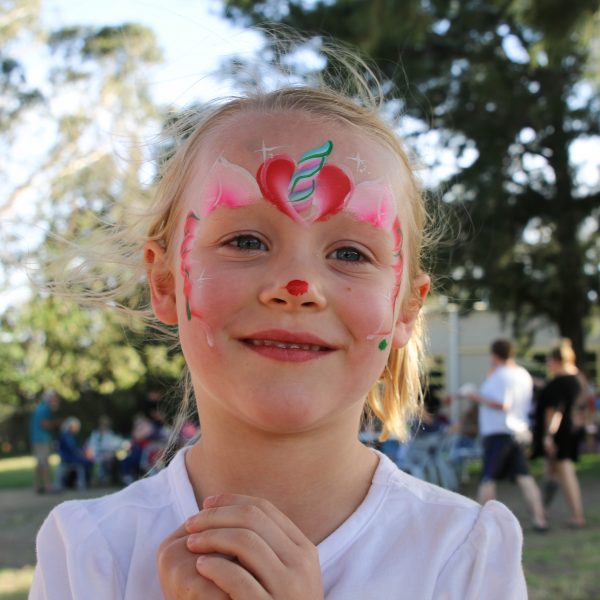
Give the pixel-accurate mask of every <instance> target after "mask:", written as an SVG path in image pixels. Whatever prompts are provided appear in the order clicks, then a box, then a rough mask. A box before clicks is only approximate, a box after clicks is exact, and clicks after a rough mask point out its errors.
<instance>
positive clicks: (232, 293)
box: [153, 112, 410, 433]
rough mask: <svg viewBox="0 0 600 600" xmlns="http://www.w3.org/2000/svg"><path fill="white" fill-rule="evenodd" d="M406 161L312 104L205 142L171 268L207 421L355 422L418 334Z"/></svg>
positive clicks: (263, 426) (265, 425) (250, 121)
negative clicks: (408, 303) (406, 241)
mask: <svg viewBox="0 0 600 600" xmlns="http://www.w3.org/2000/svg"><path fill="white" fill-rule="evenodd" d="M400 170H401V169H400V167H399V163H398V162H397V161H395V160H394V158H393V157H392V156H391V153H390V152H389V151H387V150H385V149H384V148H383V147H380V146H379V145H378V144H376V143H374V142H373V141H371V140H370V139H369V138H367V137H366V136H364V135H362V134H360V133H357V132H356V131H355V130H354V129H353V128H351V127H349V126H346V127H341V126H339V125H336V124H332V123H331V122H327V121H323V120H316V119H315V118H314V117H310V116H308V115H306V114H305V113H301V112H298V113H287V114H278V115H273V114H271V115H265V114H261V113H256V114H254V113H253V114H250V115H249V114H245V115H238V116H236V117H234V118H232V119H230V120H228V121H227V122H226V123H225V124H223V125H221V126H220V128H219V130H218V132H216V133H214V134H212V135H211V136H209V138H208V139H206V140H205V141H204V142H203V143H202V145H201V148H200V150H199V152H198V155H197V156H196V158H195V160H194V163H193V166H192V172H191V176H190V178H189V180H188V182H187V185H186V188H185V192H184V197H183V200H182V201H183V202H184V210H183V211H182V213H181V214H182V220H181V223H180V226H179V237H178V239H177V240H176V241H175V243H176V244H177V246H176V247H177V250H178V252H176V253H174V255H175V260H176V262H177V264H176V265H172V268H171V271H172V273H173V274H174V275H175V277H174V281H175V289H174V296H173V297H174V307H173V310H174V311H176V320H177V323H178V325H179V332H180V339H181V344H182V348H183V352H184V354H185V357H186V360H187V363H188V365H189V368H190V371H191V373H192V378H193V381H194V388H195V392H196V398H197V401H198V405H199V410H200V413H201V418H202V420H203V424H204V426H205V427H206V425H207V422H210V420H211V418H212V416H215V417H218V419H219V421H220V422H229V424H230V425H233V424H234V423H237V424H242V423H243V424H244V425H245V426H251V427H253V428H258V429H260V430H262V431H265V432H272V433H275V432H277V433H294V432H299V431H308V430H312V429H314V428H318V427H322V426H325V425H327V424H331V423H335V422H336V420H337V419H340V418H342V416H344V415H345V417H346V419H347V420H348V422H352V423H353V424H354V425H356V423H357V419H358V416H359V414H360V411H361V410H362V404H363V401H364V398H365V396H366V394H367V392H368V391H369V389H370V388H371V387H372V385H373V383H374V382H375V381H376V379H377V378H378V376H379V375H380V373H381V372H382V370H383V369H384V367H385V364H386V361H387V358H388V354H389V351H390V349H391V347H392V345H397V346H399V345H402V344H403V343H406V341H407V337H408V335H409V332H410V322H409V321H410V320H409V319H406V318H403V315H400V319H398V317H399V312H400V305H401V302H400V298H399V293H398V290H399V288H400V283H401V279H402V267H403V255H402V247H401V242H402V214H398V210H397V202H396V200H395V199H394V196H393V194H392V190H393V189H394V190H398V189H402V177H403V173H402V172H400ZM153 292H154V293H156V292H155V291H154V290H153ZM153 301H154V298H153ZM397 323H398V324H397ZM396 325H397V326H396Z"/></svg>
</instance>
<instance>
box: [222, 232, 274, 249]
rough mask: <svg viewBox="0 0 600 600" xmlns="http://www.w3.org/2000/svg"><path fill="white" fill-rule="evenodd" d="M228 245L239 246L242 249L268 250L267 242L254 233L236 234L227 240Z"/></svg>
mask: <svg viewBox="0 0 600 600" xmlns="http://www.w3.org/2000/svg"><path fill="white" fill-rule="evenodd" d="M227 245H228V246H233V247H234V248H239V249H240V250H266V249H267V247H266V246H265V244H264V243H263V242H262V241H261V240H259V239H258V238H257V237H256V236H254V235H249V234H246V235H236V236H235V237H234V238H232V239H231V240H229V241H228V242H227Z"/></svg>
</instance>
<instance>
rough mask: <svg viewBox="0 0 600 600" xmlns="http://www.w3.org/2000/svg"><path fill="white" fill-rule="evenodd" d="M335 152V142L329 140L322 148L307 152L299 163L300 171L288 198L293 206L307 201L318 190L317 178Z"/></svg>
mask: <svg viewBox="0 0 600 600" xmlns="http://www.w3.org/2000/svg"><path fill="white" fill-rule="evenodd" d="M332 150H333V142H331V141H330V140H328V141H327V142H325V143H324V144H323V145H322V146H321V147H320V148H315V149H314V150H309V151H308V152H305V153H304V154H303V155H302V156H301V157H300V160H299V161H298V169H297V170H296V171H295V173H294V175H293V176H292V180H291V181H290V185H289V190H288V197H289V200H290V202H291V203H292V204H295V203H297V202H301V201H302V200H306V199H307V198H308V197H309V196H310V195H311V194H312V193H313V192H314V191H315V189H316V187H317V183H316V176H317V175H318V174H319V172H320V171H321V169H322V168H323V166H324V165H325V160H326V159H327V157H328V156H329V155H330V154H331V151H332Z"/></svg>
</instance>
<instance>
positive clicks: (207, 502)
mask: <svg viewBox="0 0 600 600" xmlns="http://www.w3.org/2000/svg"><path fill="white" fill-rule="evenodd" d="M216 502H217V497H216V496H208V497H206V498H204V502H203V503H202V505H203V506H205V507H207V506H213V505H214V504H216Z"/></svg>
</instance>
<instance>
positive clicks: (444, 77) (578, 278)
mask: <svg viewBox="0 0 600 600" xmlns="http://www.w3.org/2000/svg"><path fill="white" fill-rule="evenodd" d="M225 6H226V9H227V12H226V14H227V15H228V16H230V17H231V18H234V19H237V20H238V21H242V22H245V23H248V22H254V23H261V22H264V21H265V20H269V21H279V22H282V23H284V24H287V25H290V26H292V27H293V28H296V29H299V30H301V31H306V32H310V33H312V34H314V35H315V36H319V35H326V36H333V37H334V38H337V39H340V40H343V41H346V42H350V43H351V44H353V45H355V46H357V47H358V48H359V49H361V50H362V51H364V52H365V53H366V54H367V55H369V56H370V57H372V58H373V59H374V60H375V61H376V62H377V63H378V65H379V67H380V69H381V71H382V73H383V74H384V76H385V77H386V78H388V79H389V80H390V81H393V82H394V83H395V84H396V86H397V87H398V88H399V90H400V92H401V101H400V102H399V103H398V102H396V103H395V104H392V105H390V110H391V111H393V112H395V114H396V115H402V116H403V117H404V121H403V122H404V127H402V125H401V129H402V130H403V133H404V134H405V137H407V138H408V140H409V143H410V144H412V145H413V146H414V147H415V148H416V149H417V151H418V152H419V154H420V155H421V158H422V159H423V160H424V162H425V163H426V165H427V166H428V167H429V168H432V169H433V168H435V167H436V166H439V162H440V160H445V159H446V157H447V156H448V152H450V153H451V154H452V155H453V157H454V161H455V162H454V165H453V168H451V169H446V170H445V175H443V171H440V170H438V171H437V173H438V182H437V190H436V191H437V192H438V193H439V195H440V196H441V198H442V199H443V200H444V202H445V204H446V206H447V208H448V211H447V213H448V215H447V217H446V218H450V217H452V220H453V222H454V226H453V227H452V228H451V230H452V232H453V234H455V235H456V236H457V237H458V243H455V242H456V240H450V241H451V242H452V243H451V244H446V245H442V247H441V248H440V250H439V253H438V256H437V260H436V262H437V265H438V266H439V270H440V273H441V274H442V279H441V281H440V283H441V286H442V290H443V292H444V293H446V294H447V295H449V296H451V297H452V298H453V300H455V301H459V302H460V303H461V304H462V305H463V306H465V307H467V308H468V307H469V306H470V305H472V304H473V303H474V302H475V301H478V300H485V301H487V302H488V303H489V305H490V306H491V308H492V309H495V310H498V311H500V312H501V313H503V314H511V315H512V316H513V319H514V326H515V329H516V332H517V333H519V332H520V333H527V329H528V327H531V324H533V323H535V318H536V317H543V318H546V319H548V320H549V321H550V322H553V323H555V324H556V325H557V326H558V328H559V330H560V333H561V335H563V336H567V337H570V338H571V339H572V340H573V343H574V347H575V349H576V351H577V352H578V355H579V356H580V357H582V356H583V354H582V350H583V332H584V322H585V319H586V317H587V316H588V315H589V312H590V306H591V304H592V303H593V302H595V301H596V300H597V298H598V294H599V293H600V281H599V270H598V264H599V262H600V247H599V241H598V239H599V236H598V234H597V232H598V221H599V218H600V182H599V177H598V173H593V172H590V170H588V171H587V172H585V171H584V170H583V169H582V168H581V165H580V164H578V163H577V161H576V158H577V155H576V154H575V152H574V151H575V150H579V151H580V154H581V152H582V151H584V148H586V147H587V148H596V150H595V152H596V153H597V152H598V144H599V143H600V137H599V136H600V98H599V97H598V94H597V91H598V84H599V83H600V79H598V78H597V74H598V55H599V50H598V43H599V41H598V34H599V24H600V12H599V3H598V2H597V0H572V1H569V2H566V1H565V0H503V1H501V0H465V1H461V2H456V1H454V0H427V1H425V0H395V1H394V0H390V1H387V2H379V1H374V2H361V1H360V0H337V1H335V2H323V1H319V2H315V3H306V2H303V1H300V0H298V1H289V0H288V1H281V2H279V1H278V2H271V1H268V0H267V1H253V0H226V1H225ZM401 123H402V122H401ZM408 125H410V127H408ZM591 140H594V141H595V142H594V143H595V145H593V144H592V143H590V142H591ZM424 142H426V145H424ZM586 143H587V144H588V145H587V146H585V145H584V144H586ZM578 144H579V145H578ZM584 158H585V157H584ZM449 171H450V172H449ZM440 173H442V175H441V176H440ZM449 267H450V272H451V277H449V278H444V274H447V273H448V271H449Z"/></svg>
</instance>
